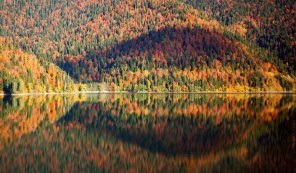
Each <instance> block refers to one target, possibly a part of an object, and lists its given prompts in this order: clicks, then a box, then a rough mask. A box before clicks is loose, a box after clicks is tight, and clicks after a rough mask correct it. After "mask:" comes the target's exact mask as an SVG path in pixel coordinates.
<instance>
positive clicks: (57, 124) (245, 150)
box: [0, 94, 296, 172]
mask: <svg viewBox="0 0 296 173" xmlns="http://www.w3.org/2000/svg"><path fill="white" fill-rule="evenodd" d="M295 100H296V96H295V95H279V94H269V95H258V94H257V95H243V94H242V95H238V94H236V95H234V94H228V95H222V94H220V95H218V94H217V95H214V94H189V95H188V94H174V95H168V94H154V95H153V94H152V95H149V94H135V95H132V94H117V95H113V94H98V95H97V94H93V95H66V96H65V95H64V96H63V95H55V96H22V97H4V98H3V97H2V98H0V172H101V171H105V172H295V168H294V165H296V162H295V158H294V155H295V154H296V153H295V144H296V138H295V135H296V134H295V128H296V116H295V112H296V102H295Z"/></svg>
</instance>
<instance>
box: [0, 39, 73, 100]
mask: <svg viewBox="0 0 296 173" xmlns="http://www.w3.org/2000/svg"><path fill="white" fill-rule="evenodd" d="M0 61H1V64H0V93H5V94H15V93H26V92H61V91H71V90H73V87H74V83H73V80H72V79H71V78H70V77H69V76H68V75H67V74H66V73H65V72H63V71H62V70H61V69H60V68H58V67H57V66H55V65H54V64H52V63H48V62H45V61H42V60H40V59H38V58H37V57H36V56H35V55H33V54H28V53H25V52H23V51H22V50H20V49H16V48H14V47H13V46H12V45H11V44H9V43H5V41H3V40H2V39H0Z"/></svg>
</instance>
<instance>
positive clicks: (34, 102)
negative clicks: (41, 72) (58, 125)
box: [0, 95, 75, 149]
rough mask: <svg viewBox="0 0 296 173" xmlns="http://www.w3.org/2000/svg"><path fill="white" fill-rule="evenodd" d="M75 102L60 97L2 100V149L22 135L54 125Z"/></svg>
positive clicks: (0, 100) (7, 98)
mask: <svg viewBox="0 0 296 173" xmlns="http://www.w3.org/2000/svg"><path fill="white" fill-rule="evenodd" d="M71 98H72V97H71ZM74 101H75V99H73V98H72V99H70V97H62V96H58V95H57V96H45V95H42V96H20V97H12V96H5V97H3V98H0V110H1V111H0V124H1V125H0V140H1V142H0V149H1V147H2V146H3V145H7V144H9V143H10V142H13V140H15V139H17V138H20V137H21V136H22V135H25V134H27V133H30V132H32V131H35V130H36V129H38V128H43V127H45V126H47V125H49V124H50V123H53V122H54V121H55V120H57V119H58V118H60V117H61V116H62V115H63V114H65V112H66V111H68V110H69V109H70V108H71V106H72V104H73V102H74Z"/></svg>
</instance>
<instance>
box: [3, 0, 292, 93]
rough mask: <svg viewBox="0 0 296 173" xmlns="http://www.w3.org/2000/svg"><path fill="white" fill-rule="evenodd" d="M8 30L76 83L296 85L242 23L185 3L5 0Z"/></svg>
mask: <svg viewBox="0 0 296 173" xmlns="http://www.w3.org/2000/svg"><path fill="white" fill-rule="evenodd" d="M0 3H1V5H2V6H1V8H0V10H1V13H0V14H1V16H0V19H1V20H0V22H1V24H2V25H1V28H0V34H1V35H2V36H4V37H5V38H12V40H13V44H14V45H15V46H17V47H19V48H21V49H23V50H24V51H27V52H32V53H34V54H36V55H37V57H39V58H41V59H42V60H46V61H50V62H53V63H55V64H57V65H59V66H60V67H61V68H62V69H63V70H64V71H66V72H67V73H68V74H69V75H70V76H71V77H72V78H73V79H74V80H75V81H77V82H83V83H89V82H103V83H104V84H105V83H106V84H107V86H108V87H109V88H106V89H108V90H130V91H143V90H145V91H205V90H219V91H258V90H277V91H281V90H292V89H293V87H294V86H295V79H294V78H293V77H291V70H288V68H289V67H288V66H287V65H285V64H283V63H282V61H281V60H279V59H278V57H277V56H275V55H273V54H272V53H270V52H269V51H267V50H264V49H261V48H260V47H258V46H256V45H255V43H254V42H253V41H252V40H251V39H249V38H248V37H246V35H247V33H248V31H249V30H246V28H244V27H242V26H241V25H225V24H224V23H223V22H222V23H219V22H221V20H219V19H218V21H217V20H215V19H213V18H216V15H214V14H211V13H208V15H205V12H204V11H201V9H196V8H195V7H194V5H193V6H192V4H190V5H188V4H187V3H188V2H186V3H184V2H181V1H176V0H169V1H161V2H160V1H155V0H147V1H141V0H134V1H128V0H123V1H116V0H115V1H93V0H91V1H77V2H75V3H74V2H72V1H55V0H52V1H41V2H39V1H35V0H33V1H26V0H21V1H14V2H9V1H5V2H4V1H2V2H0Z"/></svg>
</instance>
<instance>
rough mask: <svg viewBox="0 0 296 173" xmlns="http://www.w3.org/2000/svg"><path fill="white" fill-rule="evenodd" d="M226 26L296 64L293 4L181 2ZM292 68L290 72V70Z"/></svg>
mask: <svg viewBox="0 0 296 173" xmlns="http://www.w3.org/2000/svg"><path fill="white" fill-rule="evenodd" d="M182 1H183V2H186V3H188V4H190V5H192V6H193V7H195V8H197V9H199V10H201V11H204V13H205V14H206V15H209V16H212V17H214V18H215V19H217V20H218V21H219V22H221V23H223V24H225V25H227V26H237V25H239V26H240V27H241V28H244V29H245V37H246V39H247V40H249V41H253V42H255V43H257V45H259V46H260V47H263V48H265V49H267V50H269V51H271V52H273V53H275V54H277V56H278V57H279V58H280V59H282V60H284V62H286V63H289V65H290V67H291V68H290V70H292V71H294V72H295V64H296V56H295V55H296V45H295V41H296V28H295V25H296V20H295V18H296V13H295V10H296V6H295V2H294V1H293V0H287V1H282V0H270V1H260V0H252V1H246V0H222V1H218V0H182ZM293 68H294V69H293Z"/></svg>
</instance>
